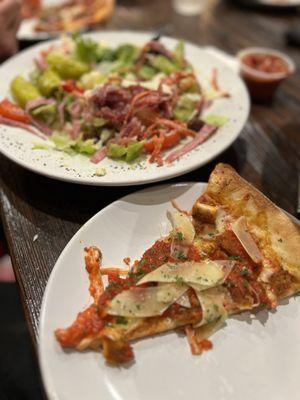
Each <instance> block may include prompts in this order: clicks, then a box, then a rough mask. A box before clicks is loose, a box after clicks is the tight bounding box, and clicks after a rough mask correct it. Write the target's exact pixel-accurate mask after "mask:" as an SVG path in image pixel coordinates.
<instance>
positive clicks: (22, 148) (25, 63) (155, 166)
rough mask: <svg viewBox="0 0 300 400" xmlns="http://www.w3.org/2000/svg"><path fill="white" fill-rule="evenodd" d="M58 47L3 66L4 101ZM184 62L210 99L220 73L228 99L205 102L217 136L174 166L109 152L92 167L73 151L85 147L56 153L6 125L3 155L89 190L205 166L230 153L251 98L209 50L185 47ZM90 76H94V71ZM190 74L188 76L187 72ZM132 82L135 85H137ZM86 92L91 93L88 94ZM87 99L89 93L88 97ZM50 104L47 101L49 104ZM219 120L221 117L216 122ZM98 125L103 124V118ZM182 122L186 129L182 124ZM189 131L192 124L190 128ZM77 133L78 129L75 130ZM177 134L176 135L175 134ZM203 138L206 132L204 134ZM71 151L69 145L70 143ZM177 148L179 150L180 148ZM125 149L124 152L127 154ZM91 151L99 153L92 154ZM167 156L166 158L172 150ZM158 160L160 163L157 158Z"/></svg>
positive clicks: (119, 36)
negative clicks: (42, 56) (14, 85)
mask: <svg viewBox="0 0 300 400" xmlns="http://www.w3.org/2000/svg"><path fill="white" fill-rule="evenodd" d="M86 37H88V38H90V39H92V40H93V41H97V42H98V43H99V42H100V43H101V44H103V46H107V45H109V47H111V48H117V47H118V46H120V45H122V44H124V43H127V44H128V43H129V44H131V45H134V46H140V47H142V46H143V45H145V43H147V42H148V41H149V40H151V38H152V36H151V34H150V33H133V32H122V33H120V32H97V33H93V34H90V35H88V36H85V35H84V38H86ZM84 40H86V39H84ZM57 43H58V42H57V41H54V42H45V43H43V44H39V45H36V46H33V47H31V48H29V49H27V50H25V51H23V52H21V53H20V54H18V55H17V56H15V57H13V58H11V59H10V60H8V61H7V62H6V63H4V64H3V65H2V66H1V69H0V74H1V83H0V89H1V95H2V99H3V98H8V99H11V98H12V93H11V82H12V81H15V78H16V76H19V75H21V76H22V79H24V78H25V79H29V77H31V78H30V79H32V73H33V72H32V71H33V70H34V68H35V60H36V59H37V58H38V57H39V56H40V54H41V53H42V54H44V53H43V52H45V51H46V52H47V51H49V50H47V49H49V46H52V47H53V46H54V47H55V46H57ZM161 43H162V45H163V46H165V48H166V49H167V50H168V51H169V50H170V49H172V50H173V49H174V48H175V47H176V44H177V43H178V42H177V41H176V40H175V39H172V38H167V37H165V38H162V39H161ZM151 57H153V55H151ZM185 59H186V60H187V62H188V64H187V65H188V68H193V73H194V74H195V76H196V79H197V81H198V82H199V84H200V87H201V90H204V89H203V88H205V91H206V92H207V93H210V95H211V94H212V92H213V91H212V90H211V87H210V85H211V81H212V76H213V74H214V71H215V72H216V73H217V74H218V83H217V86H218V88H221V90H222V93H226V94H227V95H226V96H216V93H214V94H213V95H212V96H211V98H210V99H209V100H208V99H207V101H206V105H205V108H204V110H203V119H204V120H205V118H206V117H207V121H213V123H216V124H218V127H216V128H218V129H216V131H214V130H213V134H212V135H208V136H207V140H205V141H204V142H203V143H201V145H199V146H198V147H196V148H193V149H192V150H191V151H189V152H187V154H183V155H182V156H181V157H180V158H179V157H177V158H176V157H175V159H173V161H172V162H164V163H163V165H162V163H159V162H149V158H147V157H139V158H138V159H137V160H134V162H126V161H124V158H125V156H124V157H123V158H120V159H116V153H115V152H110V153H111V155H112V157H111V158H109V157H105V158H104V159H103V160H101V161H100V162H99V163H94V162H91V161H90V159H89V157H87V156H86V155H83V154H80V152H79V151H77V150H76V151H74V149H75V148H76V149H78V148H79V147H80V148H81V149H82V148H83V151H87V152H89V151H90V148H88V149H87V148H86V147H85V146H83V147H82V146H81V145H82V143H81V142H80V146H78V142H76V143H75V142H74V143H75V145H74V143H73V145H72V146H73V147H72V149H71V150H72V151H57V150H58V149H57V146H56V147H55V146H54V145H53V141H50V140H47V145H45V141H44V140H42V139H41V138H39V137H37V136H36V135H33V134H31V133H28V132H26V131H25V130H24V129H22V128H20V126H17V127H16V126H7V125H3V124H1V125H0V152H1V153H2V154H4V155H5V156H7V157H8V158H10V159H11V160H12V161H14V162H16V163H18V164H19V165H21V166H23V167H25V168H27V169H30V170H32V171H34V172H36V173H39V174H42V175H46V176H48V177H51V178H54V179H59V180H64V181H69V182H73V183H80V184H88V185H114V186H116V185H138V184H144V183H149V182H155V181H160V180H165V179H169V178H172V177H175V176H178V175H182V174H184V173H187V172H189V171H191V170H193V169H196V168H198V167H200V166H202V165H204V164H206V163H207V162H209V161H211V160H212V159H213V158H215V157H216V156H218V155H219V154H220V153H221V152H222V151H224V150H225V149H226V148H228V147H229V146H230V145H231V144H232V143H233V141H234V140H235V139H236V138H237V137H238V135H239V134H240V132H241V130H242V128H243V126H244V124H245V122H246V120H247V117H248V114H249V97H248V93H247V90H246V88H245V86H244V84H243V82H242V81H241V79H240V78H239V76H238V75H237V74H236V73H235V72H233V71H232V70H230V69H229V68H228V67H227V66H226V65H225V63H223V62H222V61H221V60H220V59H219V58H218V57H215V56H214V55H213V54H211V52H209V51H208V50H206V49H205V48H200V47H198V46H195V45H192V44H190V43H186V44H185ZM54 61H55V60H54ZM54 61H53V63H54V64H53V65H54V68H56V66H57V65H58V64H57V63H56V62H54ZM55 63H56V64H55ZM106 64H107V63H106ZM20 65H22V70H20ZM55 65H56V66H55ZM102 67H103V66H102ZM102 67H101V68H102ZM96 68H98V67H96ZM99 68H100V67H99ZM92 72H93V73H94V72H95V71H92ZM175 72H176V71H175ZM186 73H189V72H188V71H187V72H186ZM158 75H159V74H158ZM162 75H163V74H162ZM175 75H176V73H175ZM170 76H171V75H170ZM18 79H19V78H18ZM126 79H127V78H126ZM155 79H156V80H157V77H156V76H155V77H154V78H153V80H155ZM163 79H164V78H163ZM133 83H135V84H136V82H133ZM175 86H176V85H175ZM156 89H157V88H156ZM94 90H96V88H94ZM149 90H150V89H149ZM86 92H90V91H89V90H86ZM84 95H88V94H87V93H84ZM193 96H194V93H192V96H191V97H190V98H193ZM0 100H1V99H0ZM52 100H53V99H47V101H48V102H51V101H52ZM55 101H56V104H57V107H58V108H59V105H60V103H59V102H58V101H57V99H56V100H55ZM216 116H217V117H218V118H217V120H216V118H215V117H216ZM209 117H212V119H209ZM220 117H221V119H222V121H223V123H222V124H219V122H220ZM57 118H58V117H57ZM97 121H99V118H98V119H97ZM224 121H226V122H224ZM56 122H57V121H56ZM100 122H101V121H100ZM180 123H181V126H183V123H182V122H180ZM185 126H188V125H187V124H186V125H185ZM73 128H74V126H72V129H73ZM168 129H169V128H168ZM172 129H173V128H172ZM209 129H211V128H209ZM168 133H169V132H168ZM173 134H174V130H173V131H172V135H173ZM176 134H177V133H176ZM204 134H206V133H205V132H204ZM113 139H114V138H113ZM200 139H201V138H200ZM93 140H94V138H93ZM89 143H90V142H89ZM99 143H100V140H99V142H97V146H98V144H99ZM85 144H86V143H85ZM85 144H84V145H85ZM183 144H184V142H183ZM68 146H69V144H67V147H68ZM140 146H141V143H140ZM61 147H62V146H61ZM61 147H60V149H59V150H61ZM177 147H180V145H178V146H177ZM68 150H69V147H68ZM117 150H119V149H117ZM121 150H122V151H123V150H124V149H121ZM135 150H136V149H134V151H133V152H135ZM175 150H176V149H175ZM92 151H95V150H94V149H92ZM124 151H125V153H126V151H127V150H126V149H125V150H124ZM170 152H172V149H171V150H169V153H170ZM122 154H123V153H122ZM166 154H167V155H168V149H167V151H166ZM167 158H168V157H167ZM126 159H127V156H126ZM129 159H130V157H129ZM130 161H131V159H130ZM154 161H157V159H156V160H154Z"/></svg>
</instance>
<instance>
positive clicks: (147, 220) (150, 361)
mask: <svg viewBox="0 0 300 400" xmlns="http://www.w3.org/2000/svg"><path fill="white" fill-rule="evenodd" d="M205 186H206V185H205V184H203V183H188V184H177V185H164V186H158V187H154V188H150V189H147V190H144V191H141V192H137V193H134V194H131V195H129V196H126V197H124V198H123V199H121V200H118V201H116V202H114V203H112V204H111V205H109V206H108V207H106V208H105V209H103V210H102V211H101V212H99V213H98V214H96V215H95V216H94V217H93V218H92V219H91V220H90V221H89V222H87V223H86V224H85V225H84V226H83V227H82V228H81V229H80V230H79V231H78V232H77V234H76V235H75V236H74V237H73V239H72V240H71V241H70V242H69V244H68V245H67V246H66V248H65V249H64V251H63V252H62V254H61V256H60V257H59V259H58V261H57V263H56V265H55V267H54V269H53V272H52V274H51V276H50V279H49V282H48V285H47V288H46V291H45V295H44V300H43V304H42V310H41V319H40V338H39V357H40V365H41V370H42V376H43V380H44V384H45V387H46V391H47V394H48V397H49V400H83V399H84V400H96V399H103V400H153V399H156V400H167V399H172V400H186V399H200V398H201V399H209V400H241V399H243V400H253V399H255V400H266V399H272V400H283V399H297V398H299V357H300V341H299V326H300V297H297V298H291V299H289V301H285V302H284V305H283V304H282V305H280V306H279V307H278V308H277V310H276V311H275V312H268V311H261V312H259V313H258V314H256V316H255V317H254V315H251V314H250V313H243V314H240V315H239V316H237V317H235V318H230V319H229V320H228V322H227V326H226V327H225V328H223V329H222V330H220V331H219V332H217V333H216V334H215V335H214V336H213V343H214V348H213V350H212V351H208V352H205V353H204V354H203V355H202V356H201V357H197V356H193V355H192V354H191V353H190V349H189V346H188V344H187V341H186V339H185V338H184V337H182V336H178V335H177V334H176V333H174V332H173V333H166V334H163V335H159V336H156V337H153V338H148V339H143V340H141V341H138V342H136V343H134V351H135V356H136V361H135V363H133V364H131V365H130V366H127V367H119V368H117V367H110V366H108V365H107V364H106V363H105V361H104V359H103V357H102V355H101V354H100V353H95V352H84V353H76V352H71V351H63V350H62V349H61V348H60V346H59V345H58V344H57V342H56V341H55V339H54V335H53V331H54V330H55V329H56V328H58V327H65V326H67V325H69V324H70V323H71V322H72V321H73V320H74V318H75V316H76V315H77V313H78V312H79V311H80V310H82V309H83V308H84V307H86V306H87V305H88V304H89V302H90V301H91V299H90V297H89V294H88V277H87V274H86V272H85V267H84V261H83V256H84V252H83V248H84V246H86V245H96V246H99V247H100V248H101V250H102V252H103V256H104V259H103V264H104V265H105V264H106V265H118V264H119V265H122V260H123V258H124V257H125V256H130V257H131V259H133V260H134V259H137V258H139V257H141V255H142V253H143V252H144V251H145V249H147V248H148V247H149V246H151V244H152V243H153V242H154V241H155V240H156V239H157V238H158V237H159V236H160V234H161V232H162V231H163V232H165V233H166V228H167V226H166V210H167V209H171V206H170V199H173V198H175V199H176V200H177V201H178V203H179V204H180V205H181V206H182V207H184V208H186V209H190V208H191V206H192V204H193V202H194V201H195V200H196V198H197V197H198V196H199V195H200V194H201V192H202V191H203V190H204V189H205Z"/></svg>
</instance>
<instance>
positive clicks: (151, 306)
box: [108, 283, 188, 318]
mask: <svg viewBox="0 0 300 400" xmlns="http://www.w3.org/2000/svg"><path fill="white" fill-rule="evenodd" d="M187 289H188V287H187V286H186V285H182V284H174V283H171V284H163V285H159V286H155V287H146V288H132V289H129V290H124V291H123V292H121V293H119V294H118V295H116V296H115V297H114V298H113V299H112V300H111V302H110V305H109V308H108V314H110V315H117V316H122V317H138V318H145V317H154V316H157V315H161V314H163V312H164V311H165V310H166V309H167V308H169V307H170V306H171V305H172V304H173V303H175V302H176V300H178V299H179V298H180V297H181V296H182V295H183V294H184V293H185V292H186V290H187Z"/></svg>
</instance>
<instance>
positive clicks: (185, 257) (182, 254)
mask: <svg viewBox="0 0 300 400" xmlns="http://www.w3.org/2000/svg"><path fill="white" fill-rule="evenodd" d="M176 257H177V258H178V260H182V261H185V260H187V256H186V255H185V254H184V253H183V251H178V252H177V254H176Z"/></svg>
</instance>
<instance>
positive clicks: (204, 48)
mask: <svg viewBox="0 0 300 400" xmlns="http://www.w3.org/2000/svg"><path fill="white" fill-rule="evenodd" d="M110 34H112V35H116V34H117V35H122V34H126V35H134V36H141V37H144V38H145V40H147V37H151V36H152V35H153V34H154V33H153V32H151V31H132V30H126V29H124V30H120V31H118V30H106V31H94V32H87V33H84V34H83V36H86V37H93V36H95V35H96V36H98V35H99V36H101V35H103V36H104V39H105V35H110ZM161 38H162V39H166V40H178V37H176V36H168V35H166V36H165V35H162V36H161ZM59 41H60V38H56V39H50V40H45V41H43V42H40V43H36V44H34V45H32V46H29V47H28V48H26V49H24V50H22V51H20V52H19V53H17V54H15V55H14V56H13V57H11V58H9V59H8V60H6V61H5V62H4V63H3V64H2V65H1V66H0V73H1V71H2V70H3V69H5V68H7V65H8V64H9V63H10V62H11V61H13V60H16V59H18V57H19V56H20V55H24V54H25V55H26V54H30V53H31V52H32V51H34V50H35V49H38V48H43V47H45V46H47V45H49V44H52V43H55V42H59ZM185 43H186V44H187V45H189V46H192V47H193V48H194V49H198V50H201V51H204V52H207V54H208V56H209V57H211V58H213V59H215V60H216V62H218V64H220V65H221V66H222V68H223V69H225V70H227V71H230V72H231V73H232V74H234V75H235V76H236V79H237V81H238V82H239V85H240V86H241V88H242V91H243V97H244V100H245V103H244V104H243V106H244V109H245V111H244V118H243V121H242V124H241V127H240V129H239V130H237V132H236V133H235V135H234V136H233V137H232V138H231V139H230V140H229V141H228V143H226V144H225V145H223V146H222V147H220V148H219V149H218V150H216V151H215V152H214V153H211V154H210V155H209V157H208V158H206V160H205V161H204V162H203V161H201V160H199V162H198V163H197V162H195V163H192V164H187V165H186V166H185V167H183V168H181V169H180V170H175V171H173V172H172V171H169V172H168V173H165V174H164V176H161V175H159V174H158V175H157V176H148V177H147V176H146V177H143V178H139V180H134V179H133V178H131V179H126V178H125V179H124V180H122V181H121V182H120V181H101V179H99V180H91V179H90V178H87V177H76V178H75V177H72V176H68V175H63V174H59V173H51V172H50V171H48V170H43V169H38V166H36V167H35V166H33V165H28V163H27V162H26V161H24V160H20V159H19V158H18V156H16V155H15V154H14V153H13V154H12V153H9V152H7V151H6V149H3V148H1V147H0V153H1V154H2V155H4V156H5V157H6V158H8V159H9V160H10V161H12V162H14V163H16V164H17V165H19V166H21V167H22V168H25V169H26V170H29V171H31V172H33V173H36V174H39V175H41V176H46V177H48V178H50V179H54V180H58V181H62V182H69V183H75V184H79V185H88V186H138V185H144V184H149V183H154V182H162V181H166V180H168V179H172V178H175V177H178V176H181V175H184V174H187V173H189V172H191V171H194V170H196V169H198V168H201V167H202V166H204V165H207V164H208V163H209V162H211V161H212V160H214V159H215V158H217V157H218V156H219V155H220V154H222V153H223V152H225V151H226V150H227V149H228V148H229V147H230V146H231V145H232V144H233V143H234V142H235V141H236V140H237V138H238V137H239V136H240V134H241V133H242V131H243V129H244V128H245V126H246V123H247V121H248V119H249V115H250V110H251V101H250V96H249V92H248V90H247V87H246V84H245V82H244V81H243V80H242V78H241V77H240V76H239V74H238V73H236V72H235V71H233V70H232V69H231V68H230V67H228V65H227V64H226V63H225V62H223V61H222V60H220V59H219V58H218V57H216V56H215V55H213V54H211V53H209V52H208V51H207V46H206V45H198V44H196V43H193V42H191V41H189V40H185ZM179 162H180V160H179Z"/></svg>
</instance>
